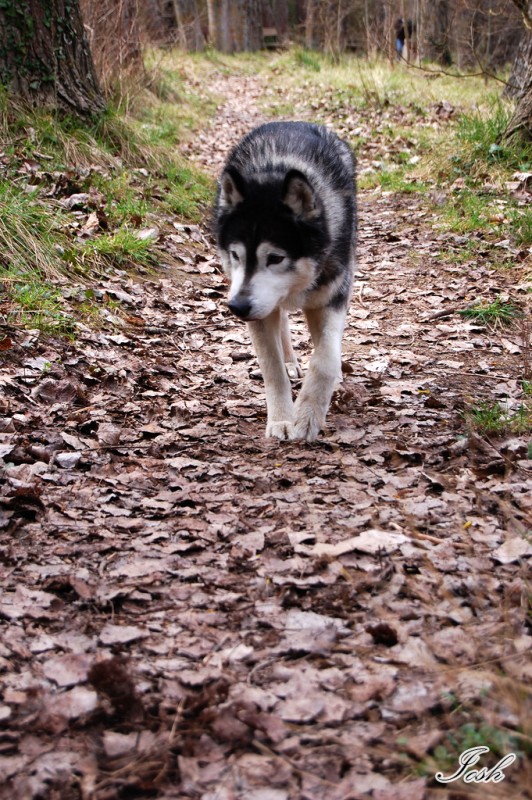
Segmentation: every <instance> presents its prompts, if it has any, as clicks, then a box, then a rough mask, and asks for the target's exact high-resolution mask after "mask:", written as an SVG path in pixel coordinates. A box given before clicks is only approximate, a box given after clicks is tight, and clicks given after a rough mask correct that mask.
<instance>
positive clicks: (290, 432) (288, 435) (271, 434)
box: [266, 420, 296, 441]
mask: <svg viewBox="0 0 532 800" xmlns="http://www.w3.org/2000/svg"><path fill="white" fill-rule="evenodd" d="M266 438H267V439H281V441H288V440H289V439H295V438H296V437H295V435H294V423H293V422H291V421H290V420H276V421H275V422H268V424H267V425H266Z"/></svg>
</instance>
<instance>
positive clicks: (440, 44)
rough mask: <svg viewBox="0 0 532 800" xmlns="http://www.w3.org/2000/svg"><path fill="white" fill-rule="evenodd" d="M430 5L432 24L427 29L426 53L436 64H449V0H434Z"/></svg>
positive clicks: (450, 60)
mask: <svg viewBox="0 0 532 800" xmlns="http://www.w3.org/2000/svg"><path fill="white" fill-rule="evenodd" d="M431 6H432V8H431V22H432V24H431V25H430V28H429V29H428V36H427V44H428V52H427V55H428V57H429V58H431V59H432V60H434V61H437V62H438V64H442V65H444V66H449V65H450V64H451V63H452V58H451V48H450V46H449V0H434V2H433V3H432V4H431Z"/></svg>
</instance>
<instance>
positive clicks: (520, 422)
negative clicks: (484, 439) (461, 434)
mask: <svg viewBox="0 0 532 800" xmlns="http://www.w3.org/2000/svg"><path fill="white" fill-rule="evenodd" d="M465 418H466V420H467V422H468V423H469V424H470V425H471V426H472V427H473V428H474V429H475V430H477V431H478V432H479V433H482V434H492V435H495V436H500V435H503V434H505V433H507V432H511V433H515V434H525V433H530V432H531V431H532V403H530V400H529V399H528V398H525V401H524V402H523V403H521V404H520V405H519V407H518V408H517V410H516V411H515V412H510V411H509V410H508V409H507V408H503V406H501V404H500V403H488V402H482V403H479V405H478V406H473V407H472V408H470V409H469V410H468V411H467V412H466V413H465Z"/></svg>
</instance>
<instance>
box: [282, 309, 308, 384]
mask: <svg viewBox="0 0 532 800" xmlns="http://www.w3.org/2000/svg"><path fill="white" fill-rule="evenodd" d="M281 342H282V345H283V354H284V364H285V367H286V372H287V375H288V377H289V378H290V380H296V378H301V377H303V372H302V370H301V367H300V366H299V363H298V360H297V356H296V354H295V352H294V348H293V346H292V336H291V334H290V320H289V319H288V313H287V312H286V311H281Z"/></svg>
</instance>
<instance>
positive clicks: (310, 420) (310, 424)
mask: <svg viewBox="0 0 532 800" xmlns="http://www.w3.org/2000/svg"><path fill="white" fill-rule="evenodd" d="M322 427H323V419H322V418H321V416H318V414H316V411H315V410H314V409H313V408H312V406H308V405H301V406H300V407H299V408H298V409H297V411H296V421H295V423H294V438H295V439H305V440H306V441H307V442H313V441H314V440H315V439H317V438H318V434H319V432H320V431H321V429H322Z"/></svg>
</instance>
